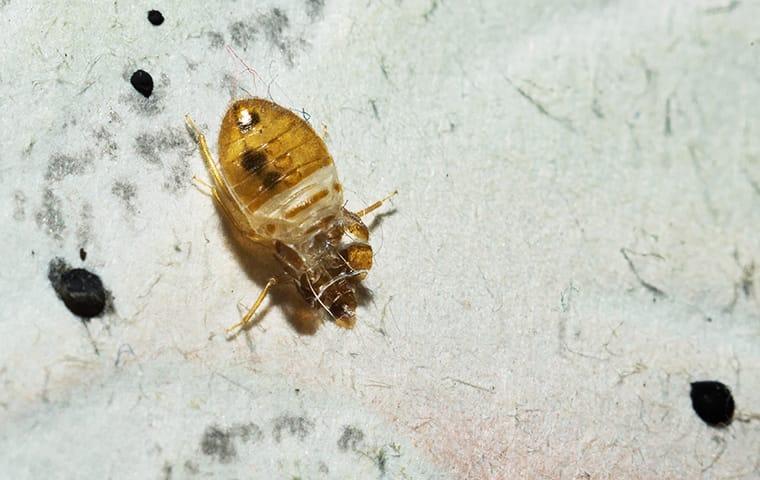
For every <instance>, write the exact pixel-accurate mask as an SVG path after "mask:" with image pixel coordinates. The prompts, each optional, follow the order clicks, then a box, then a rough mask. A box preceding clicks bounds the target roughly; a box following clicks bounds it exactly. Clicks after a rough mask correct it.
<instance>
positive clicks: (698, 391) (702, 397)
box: [691, 381, 735, 427]
mask: <svg viewBox="0 0 760 480" xmlns="http://www.w3.org/2000/svg"><path fill="white" fill-rule="evenodd" d="M691 406H692V407H694V411H695V412H696V413H697V415H698V416H699V418H701V419H702V421H704V422H705V423H706V424H708V425H710V426H711V427H725V426H727V425H729V424H730V423H731V420H732V419H733V416H734V408H735V404H734V397H733V396H732V395H731V390H729V389H728V387H727V386H725V385H724V384H722V383H721V382H716V381H701V382H694V383H692V384H691Z"/></svg>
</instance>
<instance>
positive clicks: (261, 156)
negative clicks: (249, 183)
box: [240, 150, 267, 173]
mask: <svg viewBox="0 0 760 480" xmlns="http://www.w3.org/2000/svg"><path fill="white" fill-rule="evenodd" d="M266 163H267V154H266V153H264V152H262V151H261V150H245V151H244V152H243V154H242V155H240V165H242V166H243V168H245V169H246V170H248V171H249V172H251V173H258V172H260V171H261V169H262V168H264V165H266Z"/></svg>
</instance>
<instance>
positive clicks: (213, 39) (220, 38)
mask: <svg viewBox="0 0 760 480" xmlns="http://www.w3.org/2000/svg"><path fill="white" fill-rule="evenodd" d="M206 37H207V38H208V43H209V46H210V47H211V48H222V47H224V35H222V34H221V33H219V32H206Z"/></svg>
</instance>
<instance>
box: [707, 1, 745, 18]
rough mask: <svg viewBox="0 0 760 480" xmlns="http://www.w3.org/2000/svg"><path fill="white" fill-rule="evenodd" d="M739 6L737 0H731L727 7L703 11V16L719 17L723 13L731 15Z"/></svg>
mask: <svg viewBox="0 0 760 480" xmlns="http://www.w3.org/2000/svg"><path fill="white" fill-rule="evenodd" d="M739 4H740V2H739V0H732V1H731V2H730V3H729V4H728V5H724V6H720V7H713V8H708V9H707V10H705V14H707V15H720V14H725V13H731V12H733V11H734V9H735V8H736V7H738V6H739Z"/></svg>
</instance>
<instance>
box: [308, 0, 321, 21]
mask: <svg viewBox="0 0 760 480" xmlns="http://www.w3.org/2000/svg"><path fill="white" fill-rule="evenodd" d="M324 8H325V0H306V14H307V15H308V16H309V18H310V19H311V20H312V21H314V20H316V19H317V18H320V17H321V16H322V10H324Z"/></svg>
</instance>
